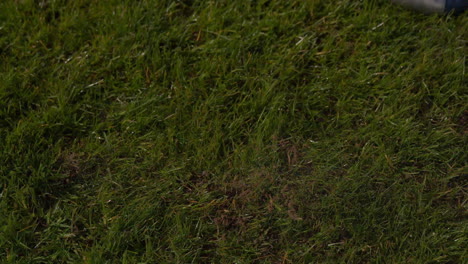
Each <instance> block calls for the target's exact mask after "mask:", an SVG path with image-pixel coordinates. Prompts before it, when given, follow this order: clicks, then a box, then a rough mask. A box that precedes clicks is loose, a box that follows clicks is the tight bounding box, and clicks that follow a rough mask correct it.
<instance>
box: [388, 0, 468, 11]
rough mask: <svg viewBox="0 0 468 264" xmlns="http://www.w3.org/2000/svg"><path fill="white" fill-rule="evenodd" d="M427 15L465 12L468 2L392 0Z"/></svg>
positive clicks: (460, 0) (456, 0)
mask: <svg viewBox="0 0 468 264" xmlns="http://www.w3.org/2000/svg"><path fill="white" fill-rule="evenodd" d="M392 1H393V2H395V3H399V4H402V5H405V6H409V7H411V8H414V9H417V10H421V11H423V12H426V13H447V12H451V11H454V12H455V13H459V12H463V11H464V10H465V9H466V8H467V7H468V0H392Z"/></svg>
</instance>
